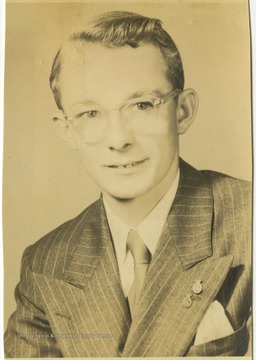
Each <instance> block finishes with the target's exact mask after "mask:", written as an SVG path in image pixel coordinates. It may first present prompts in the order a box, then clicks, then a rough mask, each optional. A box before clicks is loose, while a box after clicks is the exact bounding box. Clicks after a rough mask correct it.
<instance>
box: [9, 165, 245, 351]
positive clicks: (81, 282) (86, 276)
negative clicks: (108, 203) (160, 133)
mask: <svg viewBox="0 0 256 360" xmlns="http://www.w3.org/2000/svg"><path fill="white" fill-rule="evenodd" d="M180 169H181V176H180V183H179V187H178V190H177V194H176V197H175V200H174V202H173V205H172V208H171V210H170V212H169V215H168V217H167V221H166V224H165V227H164V229H163V232H162V235H161V238H160V240H159V244H158V246H157V249H156V252H155V254H154V256H153V258H152V262H151V264H150V266H149V270H148V273H147V275H146V279H145V284H144V288H143V290H142V293H141V298H140V301H139V305H138V310H137V313H136V316H135V317H134V319H133V321H131V317H130V313H129V309H128V305H127V302H126V299H125V297H124V294H123V292H122V288H121V284H120V278H119V274H118V266H117V262H116V258H115V253H114V248H113V244H112V240H111V234H110V231H109V227H108V223H107V218H106V214H105V210H104V206H103V202H102V199H100V200H98V201H96V202H95V203H94V204H92V205H91V206H89V207H88V208H87V209H86V210H85V211H84V212H82V213H81V214H80V215H79V216H78V217H76V218H75V219H73V220H70V221H68V222H67V223H65V224H63V225H62V226H60V227H58V228H57V229H55V230H54V231H52V232H51V233H50V234H48V235H46V236H45V237H44V238H42V239H41V240H39V241H38V242H37V243H35V244H34V245H32V246H30V247H28V248H27V249H26V251H25V253H24V256H23V260H22V270H21V280H20V282H19V284H18V285H17V288H16V291H15V293H16V300H17V310H16V312H15V313H14V314H13V315H12V316H11V318H10V320H9V323H8V328H7V331H6V334H5V353H6V357H108V356H111V357H120V356H124V357H130V356H135V357H141V356H148V357H149V356H219V355H243V354H244V353H245V352H246V349H247V344H248V334H247V333H248V332H247V327H246V321H247V319H248V316H249V313H250V306H251V269H250V260H251V256H250V248H251V245H250V235H249V230H250V225H249V222H250V206H248V205H249V202H250V201H249V200H250V187H249V185H248V183H246V182H243V181H240V180H236V179H233V178H231V177H228V176H225V175H223V174H219V173H215V172H211V171H203V172H199V171H197V170H195V169H193V168H192V167H190V166H189V165H188V164H186V163H185V162H184V161H182V160H181V161H180ZM196 280H200V281H201V282H202V283H201V284H202V292H201V293H200V294H193V295H192V296H190V295H191V289H192V287H193V283H194V281H196ZM188 295H189V296H188ZM187 296H188V297H187ZM188 298H189V299H190V300H191V303H190V304H188V302H186V301H184V299H188ZM215 299H217V300H218V301H219V302H220V303H221V304H222V306H223V307H224V308H225V311H226V314H227V316H228V318H229V320H230V322H231V324H232V326H233V328H234V333H233V334H232V335H229V336H227V337H225V338H220V339H217V340H213V341H210V342H208V343H205V344H200V345H193V342H194V338H195V334H196V331H197V328H198V325H199V324H200V322H201V320H202V318H203V316H204V315H205V313H206V311H207V309H208V307H209V306H210V304H211V303H212V302H213V301H214V300H215Z"/></svg>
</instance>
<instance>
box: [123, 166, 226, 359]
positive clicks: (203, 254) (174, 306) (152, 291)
mask: <svg viewBox="0 0 256 360" xmlns="http://www.w3.org/2000/svg"><path fill="white" fill-rule="evenodd" d="M180 169H181V176H180V183H179V187H178V191H177V194H176V197H175V200H174V203H173V206H172V209H171V211H170V213H169V216H168V219H167V222H166V225H165V228H164V230H163V233H162V236H161V239H160V241H159V245H158V247H157V250H156V253H155V254H154V256H153V259H152V262H151V264H150V267H149V270H148V273H147V276H146V280H145V284H144V288H143V290H142V294H141V299H140V304H139V306H138V311H137V315H136V316H135V318H134V319H133V323H132V325H131V329H130V332H129V336H128V339H127V342H126V346H125V348H124V352H123V356H136V357H140V356H183V355H184V354H185V352H186V350H187V348H188V347H189V345H190V343H191V341H192V340H193V337H194V335H195V333H196V329H197V327H198V325H199V323H200V321H201V319H202V318H203V316H204V314H205V312H206V310H207V308H208V307H209V305H210V304H211V302H212V301H213V300H214V297H215V296H216V294H217V292H218V290H219V288H220V287H221V285H222V283H223V282H224V280H225V278H226V275H227V272H228V270H229V268H230V266H231V263H232V256H226V257H222V258H215V257H213V256H212V246H211V229H212V218H213V198H212V191H211V187H210V185H209V184H208V182H206V180H205V178H204V176H203V175H201V174H200V173H199V172H197V171H196V170H194V169H192V168H191V167H190V166H189V165H187V164H186V163H184V162H183V161H182V160H181V164H180ZM197 280H200V281H201V285H202V292H201V293H200V294H198V295H197V294H195V293H193V291H192V288H193V284H194V282H195V281H197ZM190 302H191V304H190V305H189V306H188V304H189V303H190Z"/></svg>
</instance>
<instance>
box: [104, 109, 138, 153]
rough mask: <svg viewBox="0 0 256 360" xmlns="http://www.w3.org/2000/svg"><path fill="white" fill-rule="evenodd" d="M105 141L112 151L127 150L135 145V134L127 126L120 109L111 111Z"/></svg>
mask: <svg viewBox="0 0 256 360" xmlns="http://www.w3.org/2000/svg"><path fill="white" fill-rule="evenodd" d="M105 141H106V145H107V147H108V148H109V149H110V150H111V151H119V152H125V151H127V150H129V149H130V148H131V147H132V145H133V142H134V137H133V134H132V132H131V131H130V130H129V129H128V128H127V127H126V126H125V124H124V122H123V121H122V118H121V115H120V113H119V111H112V112H111V114H110V113H109V116H108V127H107V133H106V135H105Z"/></svg>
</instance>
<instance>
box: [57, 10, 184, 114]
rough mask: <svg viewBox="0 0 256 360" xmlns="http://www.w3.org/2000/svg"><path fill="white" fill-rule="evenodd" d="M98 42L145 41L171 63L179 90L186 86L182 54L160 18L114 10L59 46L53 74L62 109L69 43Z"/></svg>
mask: <svg viewBox="0 0 256 360" xmlns="http://www.w3.org/2000/svg"><path fill="white" fill-rule="evenodd" d="M75 42H78V43H82V44H83V43H96V44H101V45H103V46H106V47H110V48H111V47H122V46H125V45H129V46H131V47H132V48H137V47H139V46H140V45H141V44H143V43H151V44H153V45H155V46H156V47H158V48H159V49H160V51H161V53H162V55H163V58H164V60H165V62H166V65H167V74H166V76H167V79H168V81H170V82H171V84H172V85H173V86H174V88H175V89H179V90H183V88H184V71H183V65H182V61H181V57H180V53H179V51H178V49H177V47H176V45H175V43H174V41H173V40H172V38H171V37H170V35H169V34H168V33H167V32H166V31H165V30H164V29H163V28H162V22H161V21H160V20H159V19H155V18H148V17H145V16H142V15H138V14H135V13H132V12H126V11H113V12H107V13H104V14H102V15H100V16H99V17H96V18H95V19H94V20H93V21H92V22H90V23H89V24H88V25H87V26H86V27H85V28H84V29H83V30H81V31H76V32H74V33H73V34H72V35H71V36H70V37H69V39H68V40H67V41H66V42H65V43H64V44H63V46H62V47H61V48H60V49H59V51H58V53H57V55H56V57H55V59H54V62H53V65H52V69H51V74H50V86H51V89H52V91H53V94H54V97H55V101H56V104H57V106H58V107H59V109H62V105H61V95H60V91H59V88H58V79H59V76H60V72H61V66H62V63H63V55H64V54H63V52H64V49H65V44H67V43H68V44H74V43H75Z"/></svg>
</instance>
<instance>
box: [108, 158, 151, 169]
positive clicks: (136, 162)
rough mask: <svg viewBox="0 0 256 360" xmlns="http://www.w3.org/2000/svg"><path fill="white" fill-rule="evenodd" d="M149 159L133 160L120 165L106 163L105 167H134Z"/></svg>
mask: <svg viewBox="0 0 256 360" xmlns="http://www.w3.org/2000/svg"><path fill="white" fill-rule="evenodd" d="M146 160H147V159H143V160H140V161H133V162H129V163H127V164H120V165H119V164H118V165H104V167H108V168H111V169H129V168H132V167H134V166H136V165H139V164H142V163H143V162H144V161H146Z"/></svg>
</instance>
